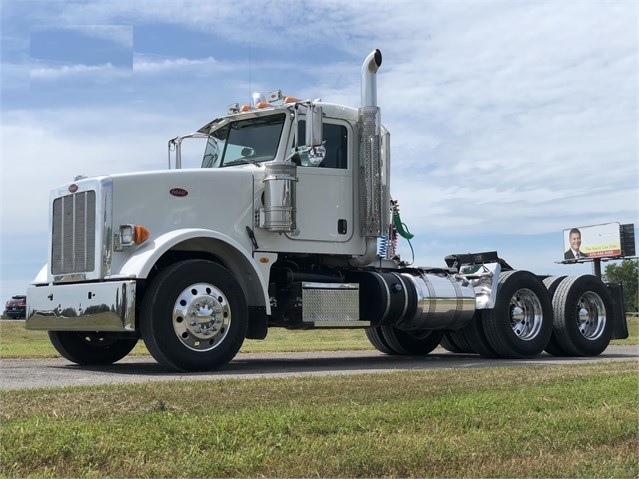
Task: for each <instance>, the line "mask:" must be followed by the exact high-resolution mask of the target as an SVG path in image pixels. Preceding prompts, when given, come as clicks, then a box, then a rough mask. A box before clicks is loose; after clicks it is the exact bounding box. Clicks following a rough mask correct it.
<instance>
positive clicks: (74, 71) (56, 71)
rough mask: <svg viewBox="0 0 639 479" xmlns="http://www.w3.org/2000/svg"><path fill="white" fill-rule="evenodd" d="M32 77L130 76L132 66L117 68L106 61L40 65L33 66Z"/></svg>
mask: <svg viewBox="0 0 639 479" xmlns="http://www.w3.org/2000/svg"><path fill="white" fill-rule="evenodd" d="M30 75H31V78H32V79H43V80H51V79H59V78H65V77H76V76H86V75H101V76H104V75H108V76H110V77H113V76H130V75H131V69H130V68H117V67H115V66H113V65H112V64H111V63H105V64H103V65H83V64H77V65H59V66H47V67H45V66H39V67H35V68H31V72H30Z"/></svg>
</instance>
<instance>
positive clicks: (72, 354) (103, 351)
mask: <svg viewBox="0 0 639 479" xmlns="http://www.w3.org/2000/svg"><path fill="white" fill-rule="evenodd" d="M49 339H50V340H51V344H53V347H54V348H55V349H56V351H58V352H59V353H60V354H61V355H62V357H64V358H66V359H68V360H69V361H71V362H73V363H76V364H80V365H82V366H101V365H105V364H113V363H115V362H116V361H119V360H120V359H122V358H123V357H125V356H126V355H127V354H129V353H130V352H131V350H132V349H133V348H134V347H135V345H136V344H137V342H138V340H137V339H136V338H122V337H117V336H115V335H114V334H113V333H106V332H100V331H49Z"/></svg>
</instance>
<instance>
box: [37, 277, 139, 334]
mask: <svg viewBox="0 0 639 479" xmlns="http://www.w3.org/2000/svg"><path fill="white" fill-rule="evenodd" d="M135 284H136V283H135V281H114V282H108V283H74V284H64V285H54V286H52V285H47V286H35V287H31V288H28V289H27V319H26V323H25V324H26V328H27V329H42V330H47V331H128V332H131V331H135Z"/></svg>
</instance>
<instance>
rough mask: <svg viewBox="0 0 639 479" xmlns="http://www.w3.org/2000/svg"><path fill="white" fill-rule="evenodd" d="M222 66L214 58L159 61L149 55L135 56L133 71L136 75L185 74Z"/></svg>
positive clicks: (166, 59) (165, 59)
mask: <svg viewBox="0 0 639 479" xmlns="http://www.w3.org/2000/svg"><path fill="white" fill-rule="evenodd" d="M216 66H220V62H218V61H216V60H215V58H213V57H207V58H197V59H190V58H164V59H158V58H156V57H152V56H149V55H138V54H136V55H134V57H133V71H134V72H135V73H152V74H158V73H166V72H169V71H174V70H177V71H180V72H183V71H184V70H185V69H192V68H195V69H201V68H203V67H204V68H207V69H208V68H211V67H216Z"/></svg>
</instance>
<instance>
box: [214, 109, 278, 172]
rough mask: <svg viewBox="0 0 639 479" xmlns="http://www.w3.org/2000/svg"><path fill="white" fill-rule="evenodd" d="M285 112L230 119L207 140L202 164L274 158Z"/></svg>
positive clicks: (252, 161)
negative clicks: (230, 120) (232, 120)
mask: <svg viewBox="0 0 639 479" xmlns="http://www.w3.org/2000/svg"><path fill="white" fill-rule="evenodd" d="M285 118H286V115H285V114H284V113H282V114H278V115H270V116H263V117H259V118H249V119H246V120H239V121H234V122H231V123H228V124H226V125H224V126H223V127H222V128H220V129H218V130H215V131H214V132H212V133H211V134H210V135H209V137H208V140H207V142H206V149H205V150H204V157H203V158H202V168H221V167H224V166H232V165H239V164H243V163H261V162H263V161H269V160H273V159H274V158H275V155H276V154H277V147H278V145H279V143H280V137H281V136H282V128H283V127H284V119H285Z"/></svg>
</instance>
